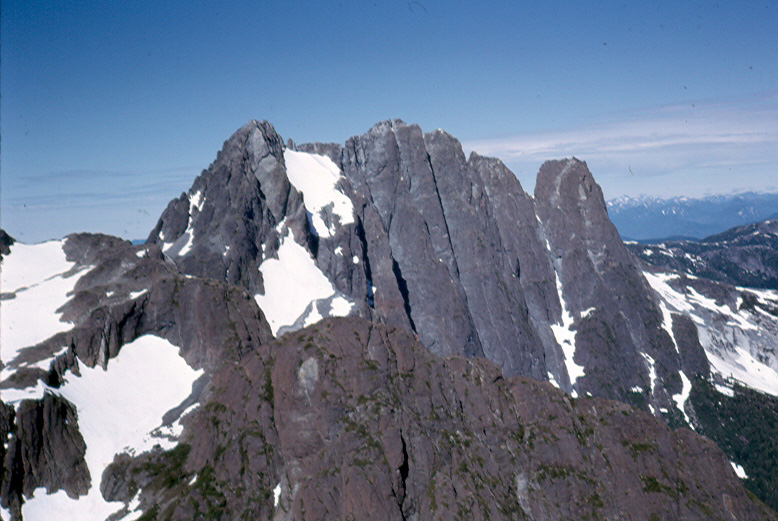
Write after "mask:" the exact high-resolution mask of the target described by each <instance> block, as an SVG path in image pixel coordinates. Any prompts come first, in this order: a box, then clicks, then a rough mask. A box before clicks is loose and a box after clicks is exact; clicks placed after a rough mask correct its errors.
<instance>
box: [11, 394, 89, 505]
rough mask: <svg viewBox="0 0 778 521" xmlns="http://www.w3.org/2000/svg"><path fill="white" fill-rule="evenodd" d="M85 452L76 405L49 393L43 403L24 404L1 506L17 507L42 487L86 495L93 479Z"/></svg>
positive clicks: (49, 490) (20, 406)
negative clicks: (18, 503)
mask: <svg viewBox="0 0 778 521" xmlns="http://www.w3.org/2000/svg"><path fill="white" fill-rule="evenodd" d="M7 432H10V431H7ZM85 452H86V445H85V444H84V439H83V438H82V437H81V433H80V432H79V430H78V416H77V414H76V408H75V407H74V406H73V404H71V403H70V402H68V401H67V400H65V399H63V398H61V397H60V396H58V395H55V394H51V393H48V392H47V393H45V394H44V396H43V398H42V399H41V400H23V401H22V402H21V404H20V405H19V407H18V409H17V411H16V423H15V432H14V433H13V435H12V436H11V437H10V440H9V441H8V450H7V452H6V453H5V458H4V468H5V472H4V473H3V477H4V479H3V481H2V483H1V484H0V487H2V488H1V489H0V491H1V493H2V496H1V497H2V505H3V506H4V507H6V508H7V507H8V506H9V504H10V505H13V504H14V502H15V501H18V500H19V499H21V494H22V493H23V494H24V495H25V496H28V497H29V496H31V495H32V493H33V492H34V491H35V489H36V488H38V487H45V488H46V490H47V492H48V493H52V492H54V491H56V490H60V489H62V490H65V491H66V492H67V494H68V496H70V497H71V498H76V497H78V496H80V495H83V494H86V493H87V491H88V490H89V485H90V475H89V469H88V468H87V466H86V463H85V461H84V454H85Z"/></svg>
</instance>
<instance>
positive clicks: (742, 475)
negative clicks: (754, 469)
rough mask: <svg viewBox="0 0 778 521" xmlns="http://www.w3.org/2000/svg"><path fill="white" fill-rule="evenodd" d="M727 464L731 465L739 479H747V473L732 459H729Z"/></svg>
mask: <svg viewBox="0 0 778 521" xmlns="http://www.w3.org/2000/svg"><path fill="white" fill-rule="evenodd" d="M729 464H730V465H732V468H733V469H734V471H735V475H737V477H739V478H740V479H748V474H746V471H745V469H744V468H743V467H742V466H740V465H738V464H737V463H735V462H734V461H730V462H729Z"/></svg>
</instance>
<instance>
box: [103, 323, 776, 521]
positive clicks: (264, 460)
mask: <svg viewBox="0 0 778 521" xmlns="http://www.w3.org/2000/svg"><path fill="white" fill-rule="evenodd" d="M270 353H273V354H272V355H271V354H270ZM269 364H272V365H269ZM213 384H214V385H213V392H212V394H211V395H210V397H209V400H208V402H207V403H206V405H205V406H204V407H203V408H202V409H201V410H200V413H199V416H198V418H197V419H196V420H195V421H192V422H191V423H190V425H189V427H187V435H186V436H187V437H188V442H189V445H187V451H186V454H187V456H186V457H185V458H184V459H185V462H183V463H181V462H180V461H179V462H177V463H176V464H171V465H165V464H164V463H163V464H162V465H161V466H160V467H159V468H158V473H159V474H160V475H164V474H165V473H166V472H173V473H177V474H175V475H176V477H177V479H176V480H175V481H172V482H170V483H168V484H167V485H162V484H161V481H159V480H157V481H156V482H154V478H153V476H148V477H147V479H148V482H149V483H152V482H154V483H155V484H151V485H150V486H149V487H147V488H144V489H143V493H142V496H141V502H142V504H143V505H145V508H146V509H151V508H155V509H156V511H158V512H165V515H166V516H169V518H170V519H192V518H195V517H197V516H198V515H204V514H206V513H207V512H209V511H218V512H220V513H221V515H222V516H228V517H229V518H236V519H237V518H240V517H241V516H249V517H251V518H257V519H321V520H326V519H350V518H354V519H386V520H392V519H397V520H401V519H406V520H407V519H417V520H421V519H455V518H457V516H463V515H464V516H465V517H466V518H467V519H499V518H502V517H505V516H508V517H511V518H515V519H533V520H537V521H540V520H556V519H583V518H585V517H586V516H591V517H592V518H597V517H600V518H603V519H616V518H619V517H622V518H624V517H626V518H632V519H653V518H655V517H653V516H656V518H659V519H686V520H693V519H700V520H702V519H710V518H711V515H712V513H713V512H715V513H717V514H716V515H721V516H723V517H724V518H735V519H742V520H746V519H755V520H756V519H776V517H775V516H774V514H772V513H770V512H769V511H768V510H767V509H765V508H764V507H761V506H759V504H758V502H754V501H753V500H751V499H750V498H749V497H748V496H747V494H746V493H745V491H744V490H743V489H742V487H741V485H740V483H739V481H738V479H737V478H736V477H735V475H734V472H733V471H732V469H731V467H730V466H729V463H728V461H727V459H726V457H725V456H724V454H723V453H722V452H721V451H720V450H719V449H718V448H717V447H716V446H715V445H714V444H713V443H712V442H710V441H708V440H706V439H704V438H702V437H700V436H698V435H696V434H694V433H692V432H691V431H688V430H685V429H680V430H677V431H674V432H673V431H671V430H670V429H668V428H667V426H666V425H665V424H664V423H663V422H661V421H660V420H658V419H656V418H653V417H652V416H650V415H649V414H647V413H644V412H640V411H636V410H634V409H632V408H630V407H628V406H625V405H623V404H621V403H618V402H612V401H606V400H601V399H590V398H583V399H578V400H574V399H571V398H570V397H569V396H568V395H566V394H564V393H563V392H561V391H559V390H557V389H555V388H553V387H552V386H551V385H549V384H548V383H541V382H537V381H534V380H530V379H527V378H523V377H514V378H507V379H506V378H503V377H502V376H501V374H500V370H499V368H498V367H497V366H496V365H494V364H493V363H491V362H489V361H486V360H482V359H465V358H461V357H446V358H439V357H435V356H433V355H431V354H430V353H429V352H428V351H426V350H425V349H424V348H423V347H422V345H421V344H420V343H419V341H418V340H416V339H415V338H414V337H412V336H411V335H409V334H408V333H406V332H405V331H403V330H402V329H397V328H389V327H385V326H380V325H374V324H371V323H369V322H367V321H364V320H361V319H352V318H345V319H329V320H325V321H323V322H321V323H319V324H317V325H314V326H311V327H310V328H306V329H303V330H300V331H298V332H297V333H294V334H290V335H286V336H284V337H283V338H282V339H280V340H278V341H277V342H275V343H272V344H270V345H267V346H264V348H263V350H261V351H260V352H257V353H254V354H252V355H250V356H248V357H246V358H245V359H244V360H242V361H241V363H240V364H239V365H234V366H229V367H225V369H224V370H222V371H220V372H219V373H217V374H216V375H215V376H214V379H213ZM156 458H157V459H155V460H154V461H156V462H164V461H165V459H164V458H163V457H160V456H157V457H156ZM147 462H148V461H147ZM143 464H144V463H143V462H137V463H136V465H138V466H142V465H143ZM114 467H117V466H116V465H115V466H114ZM146 468H149V466H148V465H146ZM114 470H115V471H116V472H117V476H119V477H118V478H115V479H118V480H120V479H121V475H122V472H121V471H120V469H118V468H115V469H114ZM123 471H124V472H129V471H127V470H126V467H125V470H123ZM195 476H197V478H196V479H194V477H195ZM154 505H156V506H154Z"/></svg>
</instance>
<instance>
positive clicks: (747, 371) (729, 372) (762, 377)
mask: <svg viewBox="0 0 778 521" xmlns="http://www.w3.org/2000/svg"><path fill="white" fill-rule="evenodd" d="M706 354H707V355H708V361H709V362H710V365H711V369H712V370H713V371H714V372H716V373H719V374H720V375H722V376H723V377H725V378H734V379H735V380H738V381H739V382H742V383H743V384H744V385H746V386H748V387H751V388H752V389H757V390H759V391H762V392H763V393H768V394H772V395H773V396H778V372H776V371H775V369H773V368H772V367H769V366H767V365H765V364H763V363H762V362H760V361H759V360H757V359H756V358H754V357H753V356H752V355H751V354H750V353H749V352H748V351H746V350H745V349H743V348H742V347H736V348H735V352H734V357H733V358H731V359H729V360H725V359H723V358H721V357H719V356H717V354H716V353H713V352H710V351H708V352H707V353H706ZM717 388H718V386H717ZM724 394H726V393H724Z"/></svg>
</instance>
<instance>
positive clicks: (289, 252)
mask: <svg viewBox="0 0 778 521" xmlns="http://www.w3.org/2000/svg"><path fill="white" fill-rule="evenodd" d="M280 240H281V245H280V246H279V247H278V252H277V253H278V258H277V259H273V258H270V259H266V260H265V261H263V262H262V264H261V265H260V266H259V271H261V272H262V278H263V280H264V282H265V294H264V295H261V294H257V295H255V296H254V299H255V300H256V301H257V304H258V305H259V307H260V308H261V309H262V311H263V312H264V313H265V318H267V321H268V323H269V324H270V329H271V330H272V332H273V335H274V336H276V335H278V331H279V329H281V327H283V326H291V325H293V324H294V323H295V321H296V320H297V318H298V317H299V316H300V315H302V314H303V313H304V312H305V309H306V308H307V307H308V304H310V303H311V302H313V301H315V300H319V299H326V298H328V297H331V296H332V295H334V294H335V288H333V287H332V283H330V281H329V280H328V279H327V277H326V276H325V275H324V274H323V273H322V272H321V270H320V269H319V268H318V267H317V266H316V263H315V262H314V260H313V258H312V257H311V255H310V254H309V253H308V251H307V250H306V249H305V248H303V247H302V246H300V245H299V244H297V243H296V242H295V241H294V239H292V238H291V237H290V236H289V232H287V234H286V235H284V236H283V237H282V238H281V239H280Z"/></svg>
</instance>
